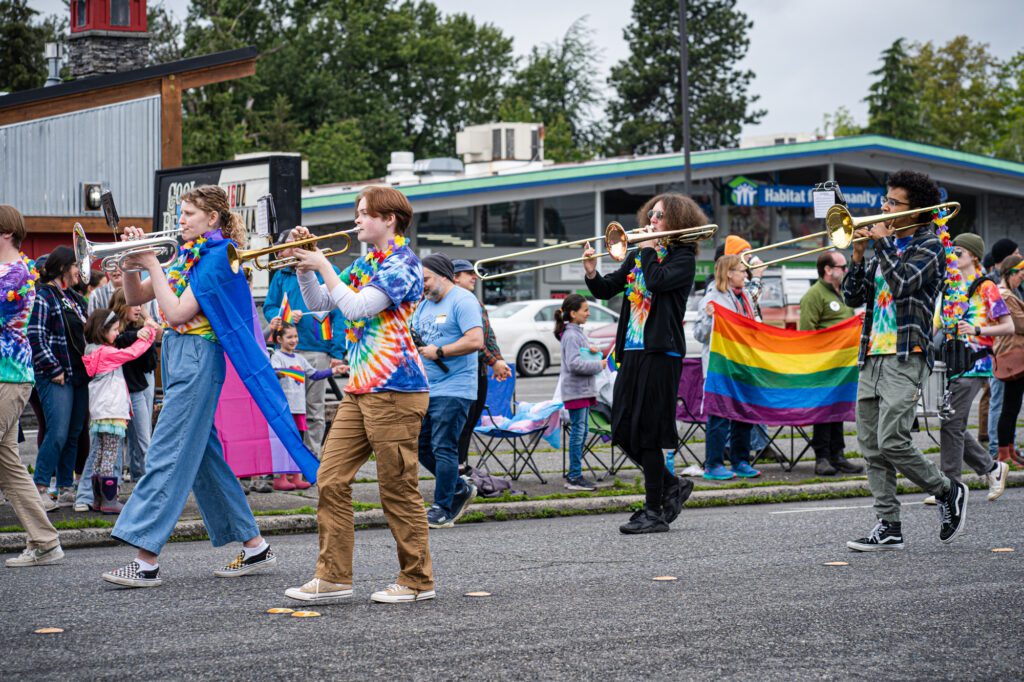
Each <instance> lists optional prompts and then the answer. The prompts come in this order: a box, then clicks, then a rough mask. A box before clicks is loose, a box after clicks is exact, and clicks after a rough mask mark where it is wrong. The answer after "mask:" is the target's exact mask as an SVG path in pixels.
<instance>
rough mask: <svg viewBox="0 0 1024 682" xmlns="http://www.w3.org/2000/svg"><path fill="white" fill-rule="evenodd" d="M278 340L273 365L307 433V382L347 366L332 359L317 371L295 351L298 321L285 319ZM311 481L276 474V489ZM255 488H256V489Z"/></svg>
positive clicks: (299, 424)
mask: <svg viewBox="0 0 1024 682" xmlns="http://www.w3.org/2000/svg"><path fill="white" fill-rule="evenodd" d="M274 343H276V344H277V346H278V349H277V350H276V351H275V352H274V354H273V355H271V356H270V364H271V366H272V367H273V368H274V369H275V370H276V371H277V378H278V380H279V381H280V382H281V388H282V390H284V395H285V397H286V398H287V399H288V409H290V410H291V413H292V417H293V418H294V419H295V425H296V426H297V427H298V428H299V431H300V432H301V433H302V435H303V436H305V435H306V431H307V430H308V429H307V427H306V382H307V381H320V380H322V379H326V378H327V377H329V376H332V375H333V376H338V375H340V374H342V372H343V371H345V369H347V368H346V367H345V366H344V365H343V364H342V363H341V362H340V361H337V360H335V361H332V362H331V367H330V368H328V369H321V370H317V369H316V368H315V367H313V365H311V364H309V360H307V359H306V358H304V357H302V356H301V355H299V354H298V353H296V352H295V348H296V347H297V346H298V345H299V331H298V329H296V328H295V325H294V324H290V323H288V322H282V323H281V325H280V327H279V328H278V329H276V330H274ZM308 487H309V483H307V482H306V481H304V480H302V474H287V475H281V476H275V477H274V490H305V489H306V488H308ZM254 490H255V488H254Z"/></svg>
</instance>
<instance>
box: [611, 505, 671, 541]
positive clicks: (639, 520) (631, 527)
mask: <svg viewBox="0 0 1024 682" xmlns="http://www.w3.org/2000/svg"><path fill="white" fill-rule="evenodd" d="M619 532H621V533H623V534H625V535H642V534H644V533H667V532H668V523H666V521H665V515H664V513H662V512H660V511H654V510H653V509H651V508H650V507H644V508H643V509H641V510H640V511H639V512H638V513H636V514H633V516H631V517H630V519H629V522H628V523H624V524H623V525H621V526H619Z"/></svg>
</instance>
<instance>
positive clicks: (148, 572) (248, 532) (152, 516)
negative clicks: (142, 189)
mask: <svg viewBox="0 0 1024 682" xmlns="http://www.w3.org/2000/svg"><path fill="white" fill-rule="evenodd" d="M179 224H180V226H181V236H182V239H183V240H184V244H183V245H182V246H181V247H180V248H179V250H178V256H177V258H176V259H175V260H174V261H173V262H172V263H171V264H170V265H169V266H168V268H167V271H166V272H165V271H164V269H163V267H161V265H160V262H159V261H158V260H157V258H156V255H155V254H154V253H153V252H148V253H143V254H139V255H137V256H134V257H133V259H132V260H133V261H134V262H133V263H131V265H133V266H135V267H138V268H143V269H145V270H146V271H147V272H148V273H149V279H148V280H146V281H145V282H143V281H142V280H141V279H140V277H139V273H138V272H126V273H125V275H124V289H125V298H126V299H127V303H128V304H129V305H141V304H144V303H146V302H148V301H150V300H152V299H153V298H156V301H157V303H158V304H159V305H160V315H161V317H162V318H163V320H164V324H165V326H166V327H167V330H166V332H165V334H164V339H163V350H162V353H161V369H162V373H163V387H164V403H163V410H162V412H161V414H160V420H159V421H158V422H157V425H156V429H155V430H154V432H153V440H152V442H151V443H150V449H149V455H148V458H147V464H146V474H145V475H144V476H143V477H142V479H141V480H140V481H139V483H138V485H136V486H135V490H134V491H133V492H132V496H131V497H130V498H129V499H128V502H127V504H125V506H124V509H123V511H122V512H121V515H120V516H119V517H118V520H117V524H116V525H115V526H114V530H113V533H112V535H113V537H115V538H117V539H118V540H121V541H122V542H125V543H128V544H130V545H134V546H135V547H137V548H138V554H137V556H136V558H135V559H134V560H132V561H130V562H129V563H128V564H127V565H126V566H123V567H121V568H118V569H116V570H113V571H109V572H107V573H104V574H103V579H104V580H106V581H108V582H111V583H115V584H118V585H123V586H125V587H155V586H157V585H160V584H161V583H162V582H163V581H162V580H161V579H160V578H159V577H158V571H159V566H158V563H157V557H158V555H159V553H160V550H161V549H163V546H164V544H165V543H166V542H167V540H168V539H169V538H170V535H171V532H172V531H173V530H174V525H175V524H176V523H177V521H178V518H179V517H180V516H181V511H182V509H184V507H185V501H186V500H187V499H188V495H189V492H190V491H191V492H192V493H194V495H195V498H196V502H197V503H198V505H199V510H200V512H201V513H202V516H203V523H204V524H205V526H206V532H207V534H208V535H209V536H210V541H211V542H212V543H213V545H214V546H215V547H219V546H221V545H224V544H227V543H229V542H241V543H242V544H243V547H242V551H241V552H240V553H239V554H238V555H237V556H236V558H235V559H234V560H232V561H231V562H230V563H228V564H227V565H226V566H225V567H224V568H222V569H220V570H217V571H214V574H215V575H217V576H219V577H235V576H241V575H245V574H247V573H252V572H254V571H258V570H261V569H265V568H267V567H269V566H272V565H274V564H275V563H276V562H277V557H276V556H275V555H274V553H273V552H272V551H271V549H270V546H269V545H268V544H267V542H266V541H265V540H264V539H263V537H262V536H261V535H260V531H259V528H258V527H257V526H256V520H255V519H254V518H253V514H252V511H251V510H250V509H249V505H248V503H247V502H246V500H245V494H244V493H243V492H242V488H241V486H240V485H239V483H238V479H237V478H235V475H234V473H233V472H232V471H231V469H230V467H228V464H227V462H225V461H224V452H223V448H222V446H221V442H220V438H219V437H218V435H217V430H216V428H215V427H214V425H213V420H214V411H215V410H216V408H217V400H218V398H219V396H220V391H221V388H222V386H223V384H224V377H225V372H226V365H225V358H224V353H225V351H228V352H229V353H230V354H232V355H231V357H232V362H233V363H235V365H236V366H238V365H239V362H240V360H241V359H242V358H241V357H240V356H238V355H237V354H235V353H236V349H235V348H231V349H229V348H228V346H229V343H228V340H227V339H221V338H218V335H219V333H220V331H219V330H218V331H217V332H215V329H216V328H217V327H218V326H219V327H220V329H225V327H224V326H221V325H220V320H221V319H223V315H224V311H223V309H222V306H223V305H225V304H226V305H232V304H233V303H235V302H234V301H231V300H228V299H222V298H218V297H217V295H216V294H209V293H207V292H208V287H211V286H212V285H213V283H212V282H210V281H208V280H207V278H208V277H211V276H213V273H212V272H211V270H210V269H211V268H214V267H215V266H216V264H217V263H219V262H221V261H219V260H218V258H220V259H222V260H223V263H224V266H225V268H226V259H224V253H223V252H224V249H225V247H226V244H224V243H223V242H225V240H232V241H234V242H241V241H243V240H244V238H245V228H244V226H243V224H242V220H241V218H240V217H239V216H237V215H235V214H233V213H231V212H230V210H229V208H228V200H227V194H226V193H225V192H224V190H223V189H221V188H220V187H216V186H211V185H206V186H201V187H197V188H195V189H193V190H191V191H190V192H188V193H187V194H185V196H184V197H182V202H181V218H180V220H179ZM143 236H145V233H144V232H143V231H142V230H140V229H139V228H136V227H128V228H125V238H126V239H135V238H140V237H143ZM208 258H210V259H212V260H211V263H210V264H209V265H205V264H202V263H201V261H203V260H205V259H208ZM227 270H228V272H229V273H230V269H229V268H228V269H227ZM238 277H241V278H242V280H241V286H242V287H243V288H244V291H245V293H246V294H248V286H247V285H246V284H245V281H244V276H242V275H241V274H240V273H239V274H238ZM236 284H237V282H236ZM212 288H216V289H219V290H223V291H224V292H225V294H226V295H229V294H230V293H231V289H230V287H229V286H225V285H224V284H223V283H216V286H212ZM246 302H247V303H248V305H249V306H250V307H251V306H252V299H251V297H249V298H248V300H247V301H243V302H241V303H242V304H244V303H246ZM204 306H209V309H204ZM245 312H248V310H246V311H245ZM213 320H217V324H214V322H213ZM249 322H253V320H252V318H249ZM225 331H228V330H226V329H225ZM222 341H223V342H224V343H223V344H222V343H221V342H222ZM250 342H251V344H252V345H254V346H255V345H256V343H257V342H256V337H255V329H254V330H253V335H252V338H251V339H250ZM263 360H264V361H265V362H266V369H267V370H268V371H270V373H271V375H270V377H271V379H272V380H273V381H274V382H275V383H276V379H275V378H274V375H273V370H272V369H270V366H269V361H266V357H265V356H264V357H263ZM254 369H259V368H258V367H255V368H254ZM278 389H279V387H278ZM250 390H252V389H250ZM264 392H265V391H264ZM281 398H282V400H281V402H282V403H284V400H283V396H281ZM284 404H286V403H284ZM262 407H263V406H262V405H261V409H262ZM289 420H290V417H289ZM292 426H294V424H293V425H292ZM279 435H280V433H279ZM295 438H296V439H297V438H298V434H297V432H296V434H295ZM298 444H299V446H300V447H301V441H298ZM293 445H294V444H293ZM294 456H295V457H297V458H299V457H300V454H299V453H298V452H295V453H294ZM312 471H313V472H314V473H315V469H312Z"/></svg>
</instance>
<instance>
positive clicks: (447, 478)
mask: <svg viewBox="0 0 1024 682" xmlns="http://www.w3.org/2000/svg"><path fill="white" fill-rule="evenodd" d="M472 404H473V401H472V400H470V399H469V398H455V397H451V396H434V395H432V396H430V405H429V406H428V407H427V416H425V417H424V418H423V425H422V426H421V427H420V443H419V450H420V452H419V457H420V464H422V465H423V466H424V467H425V468H426V469H427V471H429V472H430V473H432V474H433V475H434V504H436V505H437V506H438V507H440V508H441V509H442V510H444V513H445V514H447V515H448V516H449V517H451V516H452V514H453V513H454V510H453V509H452V506H453V501H454V499H455V493H456V491H460V492H461V491H463V488H464V487H465V486H466V484H465V482H464V481H463V480H462V479H461V478H460V477H459V436H460V435H461V434H462V427H464V426H465V425H466V417H467V416H468V415H469V407H470V405H472ZM161 419H163V417H162V416H161Z"/></svg>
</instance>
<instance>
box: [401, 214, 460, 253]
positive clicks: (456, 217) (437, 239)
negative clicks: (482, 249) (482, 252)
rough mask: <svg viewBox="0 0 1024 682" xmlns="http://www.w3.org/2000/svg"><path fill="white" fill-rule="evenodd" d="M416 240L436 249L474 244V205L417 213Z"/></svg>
mask: <svg viewBox="0 0 1024 682" xmlns="http://www.w3.org/2000/svg"><path fill="white" fill-rule="evenodd" d="M415 232H416V240H417V244H418V245H419V246H421V247H428V248H431V249H433V250H435V251H443V250H445V248H451V247H465V248H469V247H471V246H473V207H471V206H469V207H466V208H453V209H448V210H444V211H424V212H423V213H418V214H417V215H416V226H415Z"/></svg>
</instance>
